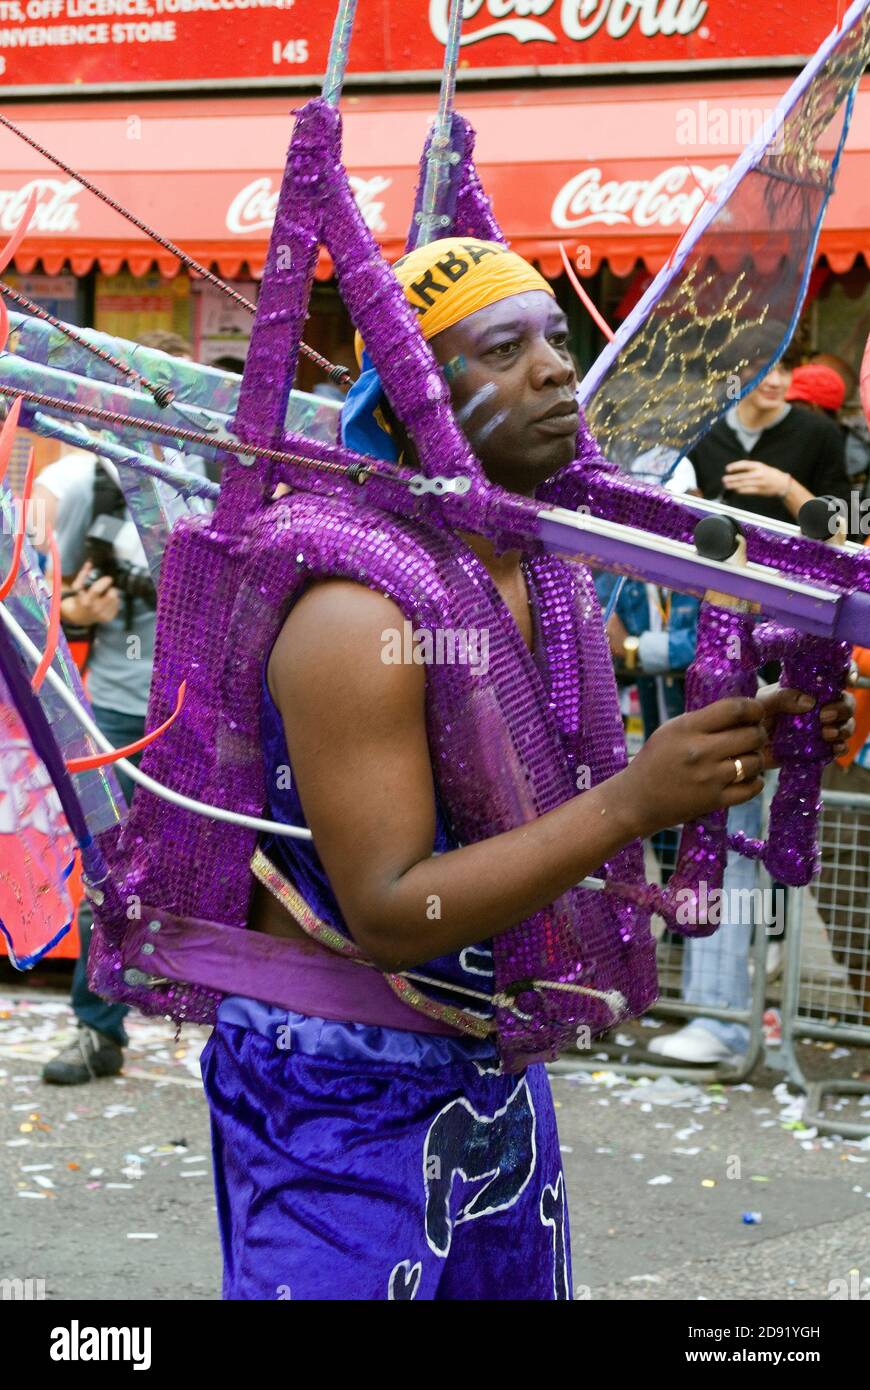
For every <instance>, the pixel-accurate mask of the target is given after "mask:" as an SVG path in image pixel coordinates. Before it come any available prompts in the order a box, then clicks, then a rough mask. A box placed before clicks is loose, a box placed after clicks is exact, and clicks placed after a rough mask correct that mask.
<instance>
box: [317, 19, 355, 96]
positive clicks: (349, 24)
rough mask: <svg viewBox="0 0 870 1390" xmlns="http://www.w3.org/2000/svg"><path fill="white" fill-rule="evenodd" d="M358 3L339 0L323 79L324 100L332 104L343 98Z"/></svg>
mask: <svg viewBox="0 0 870 1390" xmlns="http://www.w3.org/2000/svg"><path fill="white" fill-rule="evenodd" d="M356 5H357V0H339V4H338V12H337V13H336V16H335V24H334V26H333V30H332V41H331V43H330V45H329V57H328V59H327V62H326V76H325V77H324V79H323V91H322V96H323V100H324V101H328V102H329V104H330V106H337V105H338V103H339V101H340V100H341V89H342V87H343V86H344V74H345V72H346V71H347V56H348V53H349V51H350V39H351V35H352V33H353V21H354V18H355V16H356Z"/></svg>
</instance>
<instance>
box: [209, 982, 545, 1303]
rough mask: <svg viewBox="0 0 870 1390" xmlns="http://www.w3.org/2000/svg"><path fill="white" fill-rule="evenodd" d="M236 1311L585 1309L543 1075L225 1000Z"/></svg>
mask: <svg viewBox="0 0 870 1390" xmlns="http://www.w3.org/2000/svg"><path fill="white" fill-rule="evenodd" d="M202 1073H203V1081H204V1085H205V1091H206V1095H207V1097H208V1102H209V1106H210V1109H211V1121H212V1143H213V1152H214V1171H215V1184H216V1189H217V1207H218V1217H219V1222H220V1231H221V1243H222V1247H223V1256H224V1290H223V1293H224V1298H228V1299H288V1298H289V1299H318V1300H320V1299H325V1300H355V1299H367V1300H372V1299H374V1300H379V1299H412V1298H417V1299H541V1300H550V1299H568V1298H570V1297H571V1275H570V1247H569V1239H568V1213H567V1204H566V1201H565V1185H564V1177H563V1174H562V1163H561V1157H560V1152H559V1139H558V1135H557V1132H556V1122H555V1115H554V1112H553V1102H552V1098H551V1095H550V1085H549V1081H548V1078H547V1075H546V1071H545V1069H544V1067H543V1066H532V1067H530V1068H529V1069H528V1070H527V1071H526V1072H524V1073H521V1074H519V1075H512V1076H505V1075H502V1074H501V1072H500V1071H499V1068H498V1061H497V1059H496V1057H495V1054H494V1052H493V1050H492V1045H491V1044H490V1043H488V1042H478V1041H473V1040H466V1039H458V1038H457V1039H453V1038H447V1037H437V1036H433V1035H431V1034H430V1035H425V1034H419V1033H409V1032H404V1031H400V1030H398V1029H391V1028H379V1027H374V1026H369V1025H363V1024H356V1023H337V1022H331V1021H325V1020H323V1019H318V1018H306V1017H303V1016H302V1015H300V1014H293V1013H290V1014H288V1013H287V1012H286V1011H284V1010H278V1009H272V1008H269V1007H267V1006H265V1005H262V1004H258V1003H255V1002H254V1001H251V1000H246V999H229V1000H225V1001H224V1003H223V1004H222V1006H221V1009H220V1013H219V1015H218V1023H217V1027H216V1028H215V1030H214V1032H213V1034H212V1036H211V1038H210V1039H209V1041H208V1043H207V1044H206V1047H205V1050H204V1052H203V1056H202Z"/></svg>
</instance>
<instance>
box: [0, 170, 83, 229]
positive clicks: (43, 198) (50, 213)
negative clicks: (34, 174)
mask: <svg viewBox="0 0 870 1390" xmlns="http://www.w3.org/2000/svg"><path fill="white" fill-rule="evenodd" d="M34 191H35V192H36V195H37V203H36V207H35V208H34V210H33V217H32V218H31V220H30V225H29V227H28V229H27V231H28V236H29V235H30V234H31V233H33V232H77V231H78V229H79V210H78V205H77V204H76V203H75V202H73V199H74V198H75V196H76V194H77V193H81V191H82V188H81V184H79V183H76V181H75V179H31V180H30V182H29V183H24V184H22V185H21V187H20V188H3V189H0V231H2V232H14V231H15V228H16V227H17V226H18V224H19V222H20V221H21V219H22V217H23V216H24V211H25V209H26V207H27V204H28V201H29V199H30V195H31V193H33V192H34Z"/></svg>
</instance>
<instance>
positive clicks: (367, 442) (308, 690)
mask: <svg viewBox="0 0 870 1390" xmlns="http://www.w3.org/2000/svg"><path fill="white" fill-rule="evenodd" d="M396 270H397V274H398V276H399V279H400V281H401V283H402V285H403V288H404V290H405V294H406V296H407V298H408V300H409V301H410V303H411V304H412V305H413V306H414V307H415V309H416V310H417V312H418V313H419V315H420V326H421V329H422V332H423V335H424V337H425V338H426V339H427V340H428V341H429V343H430V346H431V348H432V350H433V352H434V353H435V356H436V358H437V360H438V362H439V363H440V365H441V367H442V369H443V371H444V373H445V376H446V378H447V380H448V382H449V385H450V391H451V399H452V404H453V409H454V413H455V416H456V419H457V421H458V422H459V424H460V426H461V427H462V429H463V431H464V433H465V435H466V437H467V438H468V440H469V442H470V443H471V445H472V447H473V449H474V451H475V453H476V454H477V457H478V458H479V459H480V461H481V463H482V465H483V467H484V469H485V471H486V474H487V476H488V477H489V478H490V479H491V480H492V481H493V482H495V483H497V484H500V485H501V486H503V487H505V488H507V489H509V490H510V491H513V492H516V493H520V494H524V495H532V494H533V493H534V492H535V490H536V489H537V488H538V487H539V486H540V484H542V483H543V482H544V481H545V480H546V479H547V478H549V477H551V476H552V475H553V474H554V473H556V472H557V471H558V470H559V469H561V468H564V467H565V466H566V465H567V464H569V463H570V462H571V461H572V460H573V458H574V457H575V447H576V442H577V435H578V430H579V427H580V420H579V414H578V409H577V404H576V400H575V391H576V386H577V382H576V377H575V371H574V366H573V363H572V359H571V356H570V353H569V350H568V333H567V325H566V321H565V317H564V315H563V313H562V312H561V310H560V309H559V306H558V304H557V302H556V300H555V297H554V295H553V292H552V290H551V289H550V287H549V285H548V284H547V283H546V281H545V280H543V279H542V278H541V277H540V276H539V275H538V274H537V272H536V271H535V270H534V269H533V268H532V267H531V266H529V265H527V264H526V263H525V262H524V261H522V260H521V259H520V258H519V257H518V256H516V255H514V254H513V253H512V252H509V251H506V250H505V248H504V247H502V246H498V245H496V244H494V243H486V242H479V241H473V240H471V239H470V238H465V239H461V238H460V239H450V240H449V241H444V242H436V243H434V244H432V245H430V246H427V247H425V248H420V249H418V250H417V251H415V252H412V253H411V254H410V255H409V256H407V257H406V258H405V259H404V261H402V262H401V263H400V264H399V266H398V267H397V268H396ZM345 437H346V439H347V442H348V443H350V444H352V445H354V446H355V447H357V448H364V449H365V450H366V451H368V452H378V453H380V454H382V455H383V456H385V457H392V458H396V457H399V456H402V455H404V457H405V460H406V461H408V462H410V461H412V458H413V454H412V446H411V444H410V443H409V441H408V440H407V439H405V438H404V437H403V435H402V433H401V431H400V429H399V428H398V426H397V424H396V422H395V420H394V418H393V417H392V415H391V413H390V411H389V408H388V406H387V404H386V401H385V399H384V398H383V397H382V395H381V392H380V384H379V382H378V380H377V378H376V377H375V375H374V373H373V372H364V374H363V376H362V377H361V378H360V381H359V382H358V383H357V386H356V387H355V388H354V392H353V393H352V394H351V397H350V398H349V399H348V403H347V405H346V408H345ZM461 540H462V541H463V542H464V543H465V544H466V545H467V546H468V548H469V552H473V556H475V557H476V559H477V562H479V563H480V564H481V565H482V566H483V567H484V569H485V571H486V572H487V574H488V576H489V578H490V579H491V581H492V584H493V585H494V586H495V589H496V590H497V593H498V596H499V598H500V601H501V603H502V604H503V605H504V608H505V610H506V613H505V617H506V620H508V621H513V623H515V624H516V626H517V628H518V630H519V632H520V633H521V635H522V637H523V639H524V641H525V643H526V645H527V647H528V648H529V650H530V651H531V652H532V653H533V655H534V656H535V659H536V660H537V661H539V662H540V666H541V676H542V679H543V680H544V682H545V683H546V681H547V679H548V673H547V671H546V670H545V669H544V666H545V663H544V661H543V658H542V652H543V642H542V638H541V624H542V617H545V616H546V615H542V614H541V613H540V612H539V611H538V607H537V600H538V598H539V596H538V595H537V594H536V593H535V592H534V591H533V589H532V587H531V586H530V584H529V582H528V571H527V569H526V565H525V564H524V561H523V556H522V554H521V553H520V552H519V551H509V552H507V553H502V554H497V553H496V551H495V548H494V547H493V545H492V544H491V543H490V542H489V541H488V540H486V539H483V538H481V537H480V536H472V535H467V536H463V537H461ZM470 558H471V557H470ZM508 614H509V615H510V616H509V619H508V617H507V615H508ZM407 628H408V624H407V623H406V620H405V618H404V616H403V613H402V610H401V609H400V608H399V607H398V606H397V605H396V604H395V603H394V602H393V601H392V600H391V599H390V598H387V597H386V596H385V595H384V594H383V593H380V592H378V591H376V590H373V589H371V588H368V587H366V586H365V585H364V584H363V583H359V584H356V583H352V582H349V581H348V580H346V579H333V580H328V581H323V582H318V583H314V584H311V585H310V586H309V587H308V588H307V589H306V590H305V592H304V593H303V594H302V596H301V598H299V599H298V601H297V602H296V603H295V604H294V606H293V607H292V608H291V611H290V613H289V615H288V617H287V619H286V621H285V622H284V625H283V627H282V629H281V631H280V634H279V636H278V638H277V641H276V642H275V644H274V646H273V648H272V651H271V655H270V657H269V659H268V662H267V665H266V670H265V672H264V683H263V704H262V732H263V751H264V758H265V760H266V774H267V786H268V788H269V808H268V814H269V815H270V816H271V818H272V819H274V820H278V821H283V822H285V823H293V824H296V825H307V826H308V827H309V828H310V829H311V831H312V832H313V837H314V846H316V850H315V849H314V848H313V847H312V845H311V844H309V843H308V842H304V841H299V840H290V839H286V838H279V837H273V838H271V839H270V840H268V841H265V842H264V843H263V844H262V845H261V847H260V852H259V853H260V855H261V866H260V867H261V871H260V872H259V873H258V874H257V877H258V879H259V887H258V891H257V893H256V894H255V897H254V901H253V906H252V909H251V917H250V920H249V925H250V927H251V928H253V929H255V930H258V931H261V932H265V933H268V934H271V935H273V936H276V937H281V938H283V939H285V940H286V941H288V942H291V941H292V942H294V943H296V944H297V946H298V949H299V951H300V953H301V952H304V953H305V961H306V963H307V967H308V968H310V969H314V970H315V971H318V970H319V971H320V972H321V973H322V974H323V977H324V978H325V979H326V980H327V982H328V983H329V982H330V981H334V1003H333V1004H330V1005H329V1006H328V1007H324V1008H323V1009H322V1010H320V1011H319V1013H318V1014H317V1016H315V1015H314V1014H313V1013H311V1014H301V1013H288V1012H287V1011H286V1009H277V1008H274V1007H272V1006H270V1005H269V1004H268V1002H266V1001H255V1000H251V999H246V998H240V997H232V998H228V999H225V1000H224V1002H223V1003H222V1005H221V1007H220V1010H219V1014H218V1024H217V1027H216V1029H215V1032H214V1034H213V1035H212V1038H211V1039H210V1041H209V1043H208V1045H207V1048H206V1051H205V1053H204V1055H203V1075H204V1080H205V1086H206V1092H207V1095H208V1099H209V1104H210V1107H211V1113H212V1125H213V1143H214V1158H215V1173H216V1183H217V1194H218V1212H219V1219H220V1227H221V1237H222V1243H223V1252H224V1262H225V1272H224V1296H225V1297H226V1298H230V1299H282V1298H291V1299H292V1298H295V1299H338V1300H350V1299H375V1300H377V1299H382V1298H385V1299H412V1298H425V1299H472V1300H479V1299H521V1300H522V1299H568V1298H571V1297H572V1285H571V1276H570V1245H569V1236H568V1220H567V1203H566V1194H565V1186H564V1177H563V1174H562V1167H561V1161H560V1152H559V1142H558V1135H557V1132H556V1125H555V1119H554V1114H553V1107H552V1100H551V1097H550V1092H549V1084H548V1081H547V1077H546V1073H545V1070H544V1068H543V1066H542V1065H541V1064H534V1065H531V1066H529V1067H528V1068H527V1069H526V1070H525V1071H523V1072H521V1073H519V1074H512V1075H509V1074H505V1073H504V1072H503V1071H502V1069H501V1067H500V1064H499V1059H498V1055H497V1053H496V1049H495V1045H494V1043H493V1042H492V1040H491V1038H490V1037H486V1036H483V1037H481V1036H477V1037H470V1036H469V1035H468V1033H467V1032H465V1033H463V1032H461V1031H460V1030H459V1029H458V1028H454V1027H451V1026H449V1024H448V1023H445V1022H444V1021H442V1022H440V1023H439V1022H437V1021H434V1020H433V1019H432V1017H431V1016H428V1017H427V1016H426V1015H425V1014H423V1013H415V1011H414V1009H413V1008H411V1007H409V1006H408V1005H407V1004H406V1003H399V1002H398V1001H396V1000H391V1002H390V1003H389V1004H388V1003H387V1002H386V1001H385V1003H384V1007H383V1013H382V1016H377V1013H376V1011H375V1013H374V1014H373V1013H372V1012H371V1008H370V1003H369V1006H368V1008H367V1011H357V1010H355V1009H354V1007H353V1005H352V1004H348V1003H346V1002H345V1003H342V1002H340V996H341V998H342V999H345V1000H346V999H347V992H346V990H344V992H342V990H343V986H341V979H340V977H343V976H344V975H346V974H347V971H348V970H349V971H350V973H351V975H353V974H354V972H357V974H359V973H366V971H365V970H364V969H362V967H360V965H359V964H358V963H357V962H353V963H351V964H349V963H348V962H347V961H344V960H342V959H341V956H340V955H339V954H336V953H335V952H336V948H335V946H334V945H333V949H332V950H331V949H329V947H328V945H324V944H321V943H322V942H324V941H329V940H333V942H334V941H335V940H338V941H339V942H343V943H345V944H347V943H353V944H354V945H355V947H356V948H359V949H360V950H361V951H362V953H363V954H364V956H365V958H366V959H367V960H368V961H369V962H371V963H372V965H373V966H374V967H376V968H377V969H379V970H381V971H383V972H394V971H407V972H409V973H410V974H411V976H412V978H418V979H420V978H422V979H424V980H425V981H426V982H427V986H426V987H427V992H428V994H429V996H430V997H433V998H436V999H441V1000H442V1001H448V1000H449V1001H450V1002H451V1003H453V1004H456V1003H457V1001H458V1003H459V1006H460V1007H462V1008H464V1009H465V1010H466V1013H467V1015H468V1016H471V1017H476V1018H477V1019H478V1020H484V1021H485V1020H486V1019H487V1018H489V1017H491V1016H492V1014H493V1005H492V1000H491V996H492V993H493V976H492V954H491V949H490V943H491V941H492V938H493V937H495V936H497V935H499V934H500V933H502V932H504V931H506V930H508V929H509V928H511V927H513V926H515V925H516V924H517V923H519V922H522V921H524V920H525V919H526V918H528V917H529V916H530V915H531V914H533V913H535V912H537V911H539V910H540V909H542V908H543V907H545V906H546V905H547V904H549V903H551V902H553V901H554V900H555V899H557V898H558V897H559V896H560V895H561V894H564V893H565V892H567V891H568V890H569V889H570V888H571V887H572V886H573V885H575V884H577V883H578V882H579V881H580V880H582V879H583V878H584V877H585V876H586V875H587V874H590V873H594V872H595V871H596V870H597V869H598V868H599V866H601V865H602V864H603V863H605V862H606V861H607V860H608V859H609V858H611V857H612V856H613V855H614V854H615V853H617V852H618V851H620V850H621V849H622V848H623V847H624V846H626V845H628V844H629V843H630V842H632V841H633V840H635V839H637V838H641V837H644V836H648V835H651V834H654V833H655V832H656V831H659V830H662V829H664V828H666V827H668V826H672V825H675V824H679V823H681V822H683V821H689V820H694V819H696V818H698V817H700V816H703V815H705V814H707V813H708V812H710V811H713V810H716V809H721V808H727V807H731V806H735V805H739V804H741V803H743V802H745V801H748V800H749V799H751V798H752V797H754V796H756V795H757V794H758V793H759V792H760V791H761V788H762V785H763V782H762V773H763V771H764V768H765V767H767V766H770V765H771V758H770V755H769V751H768V746H767V739H768V733H769V730H770V726H771V721H772V720H773V718H774V716H775V715H776V714H777V713H780V712H792V713H793V712H797V711H799V710H803V709H806V708H807V707H808V706H807V703H806V700H807V697H802V696H799V695H798V694H797V693H796V692H789V691H776V692H775V693H774V694H772V695H764V696H761V697H759V698H758V699H755V700H749V699H741V700H722V701H719V702H718V703H716V704H713V705H711V706H708V707H707V708H705V709H703V710H700V711H697V712H695V713H692V714H688V715H683V716H682V717H680V718H678V719H674V720H672V721H670V722H669V723H667V724H665V725H664V726H662V727H661V728H660V729H659V730H657V732H656V733H655V734H654V736H653V737H652V738H651V739H650V740H649V742H648V743H647V744H646V746H645V747H644V749H643V750H642V752H641V753H640V754H639V755H638V756H637V757H636V758H635V759H634V761H633V762H632V763H631V764H630V765H629V766H628V767H627V768H625V769H624V770H623V771H621V772H619V773H618V774H617V775H616V776H613V777H610V778H609V779H608V780H605V781H603V782H601V783H600V784H599V785H597V786H594V787H592V788H591V789H589V790H584V791H582V792H581V793H580V794H579V795H577V796H575V797H573V798H571V799H570V800H568V801H567V802H565V803H564V804H562V805H561V806H559V807H557V809H555V810H552V811H550V812H548V813H547V814H545V815H542V816H539V817H538V818H537V819H535V820H532V821H530V822H528V823H526V824H521V825H519V826H518V827H517V828H515V829H513V830H510V831H508V832H506V833H503V834H500V835H497V836H495V837H494V838H491V839H487V840H483V841H481V842H478V843H474V844H465V845H460V844H459V843H458V840H457V837H456V836H455V834H454V833H453V832H452V831H451V826H450V824H449V820H448V818H447V816H446V814H445V811H444V809H443V808H442V807H441V805H440V804H439V798H438V797H437V796H436V792H435V786H434V782H433V773H432V759H431V754H430V748H429V746H428V742H427V733H426V701H427V698H429V694H428V689H427V679H426V665H427V663H428V662H431V661H438V660H466V661H468V662H469V664H470V665H472V666H473V664H474V663H475V662H477V663H483V662H485V660H486V653H487V642H486V634H485V633H476V634H471V633H464V634H457V633H452V634H451V633H447V632H445V633H443V634H436V637H437V636H439V635H440V636H443V638H444V642H443V644H439V643H438V642H437V641H436V643H435V647H434V650H433V649H432V647H431V643H430V646H429V648H427V647H426V646H425V644H423V643H421V642H419V641H418V634H415V633H411V632H408V630H407ZM810 703H811V702H810ZM829 710H830V719H831V722H830V723H828V724H827V725H826V726H825V727H826V732H825V738H826V740H827V741H828V742H829V743H830V744H831V745H832V746H833V748H834V751H835V752H838V751H842V750H843V749H844V748H845V741H844V740H845V739H846V738H848V735H849V731H850V708H849V706H848V705H847V704H846V703H845V702H843V703H841V704H837V705H832V706H830V707H829ZM822 713H823V715H824V714H825V713H826V711H823V712H822ZM303 808H304V809H303ZM264 866H265V867H264ZM330 933H331V937H330ZM312 938H313V939H312ZM300 959H302V956H301V955H300ZM368 973H369V974H373V973H374V972H373V971H372V970H371V969H369V972H368ZM345 984H346V981H345ZM327 993H328V988H327ZM387 994H388V991H386V989H385V995H387ZM445 1017H449V1015H445Z"/></svg>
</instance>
